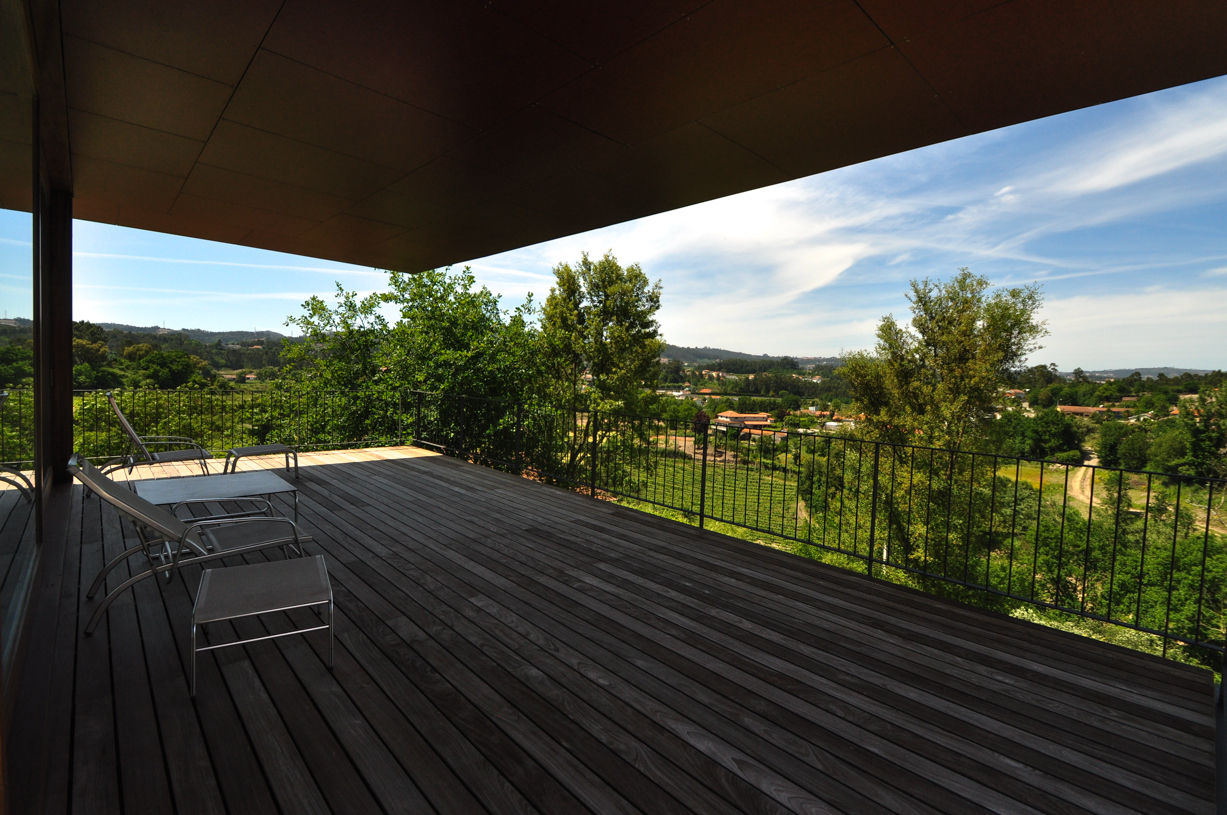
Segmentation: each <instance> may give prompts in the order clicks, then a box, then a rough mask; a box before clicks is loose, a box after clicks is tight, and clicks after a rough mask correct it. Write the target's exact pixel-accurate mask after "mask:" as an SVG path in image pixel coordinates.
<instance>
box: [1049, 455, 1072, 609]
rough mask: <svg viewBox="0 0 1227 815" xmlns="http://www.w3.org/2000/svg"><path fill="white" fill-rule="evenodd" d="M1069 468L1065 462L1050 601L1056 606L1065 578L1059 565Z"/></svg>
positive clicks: (1063, 550) (1060, 564) (1066, 504)
mask: <svg viewBox="0 0 1227 815" xmlns="http://www.w3.org/2000/svg"><path fill="white" fill-rule="evenodd" d="M1069 468H1070V465H1068V464H1066V465H1065V485H1064V492H1063V493H1062V495H1061V532H1060V536H1059V537H1058V538H1057V572H1056V574H1055V575H1053V580H1054V581H1055V582H1054V583H1053V587H1052V589H1053V592H1054V596H1053V598H1052V601H1053V603H1054V604H1055V605H1057V606H1061V586H1062V585H1063V584H1064V582H1065V578H1064V577H1062V574H1061V567H1062V566H1063V565H1064V561H1065V510H1066V509H1067V508H1068V506H1069Z"/></svg>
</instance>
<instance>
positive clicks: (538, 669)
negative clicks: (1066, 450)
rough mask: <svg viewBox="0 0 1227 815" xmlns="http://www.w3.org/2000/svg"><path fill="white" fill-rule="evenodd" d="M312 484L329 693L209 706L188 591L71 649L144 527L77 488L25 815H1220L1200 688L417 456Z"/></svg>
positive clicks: (1200, 674) (230, 688)
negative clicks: (333, 636) (195, 685)
mask: <svg viewBox="0 0 1227 815" xmlns="http://www.w3.org/2000/svg"><path fill="white" fill-rule="evenodd" d="M281 463H282V462H281V460H280V459H278V458H275V457H273V458H266V459H244V461H243V463H242V469H251V468H255V467H262V466H263V467H268V468H270V469H272V468H279V467H280V465H281ZM301 463H302V467H301V480H300V481H299V482H298V486H299V489H300V514H301V519H302V524H303V526H304V527H305V528H306V530H307V532H308V533H309V534H311V535H312V536H313V538H314V542H313V543H312V544H310V545H309V546H308V551H309V552H311V553H323V554H324V555H325V557H326V561H327V565H328V568H329V571H330V574H331V579H332V583H333V588H334V592H335V596H336V602H337V649H336V666H335V670H334V671H333V672H332V673H329V671H328V668H327V664H326V640H325V638H324V637H322V636H321V635H319V634H315V635H307V636H303V637H290V638H285V639H280V640H273V641H267V642H262V643H258V644H255V645H249V646H244V647H241V648H230V649H224V650H221V651H216V652H211V653H209V654H206V655H203V657H202V660H201V663H200V673H199V690H198V695H197V697H196V698H195V700H193V699H192V698H190V697H189V695H188V680H187V676H186V668H187V648H188V645H187V639H188V633H189V632H188V617H189V613H190V608H191V602H192V601H191V591H190V590H189V584H194V583H195V582H196V581H197V580H198V570H194V571H191V572H189V573H188V574H187V578H188V579H187V580H186V581H181V580H175V581H174V582H172V583H169V584H166V586H165V588H164V589H160V588H159V587H158V585H156V584H155V583H154V582H151V581H146V582H145V583H143V584H141V585H139V586H138V587H137V589H136V590H135V591H134V592H132V593H131V594H132V596H131V597H130V598H124V599H121V600H119V601H117V602H116V603H115V605H114V606H112V608H111V611H110V613H109V615H108V617H107V619H106V621H105V622H104V624H103V625H102V626H100V627H99V630H98V631H97V632H96V633H95V634H94V635H93V636H91V637H83V636H81V633H80V632H81V629H82V627H83V625H84V622H85V619H86V617H87V616H88V614H89V612H90V611H91V609H92V607H93V601H88V600H86V599H85V598H84V586H86V585H88V582H89V580H90V579H91V578H92V576H93V574H94V573H95V572H96V570H97V569H98V567H99V565H100V564H101V563H102V560H103V557H104V553H109V552H113V551H119V550H120V549H121V548H122V547H123V546H124V545H125V543H124V542H125V541H128V540H131V538H132V531H131V529H130V527H128V525H127V524H126V523H121V522H120V520H119V518H118V517H117V516H116V514H115V513H114V512H113V511H111V510H110V509H109V508H107V507H104V506H102V505H100V503H99V501H98V499H97V498H96V497H92V496H91V497H86V496H84V495H83V493H82V491H81V490H80V489H79V488H74V492H73V493H72V514H71V517H70V519H69V522H68V523H69V526H68V544H67V546H66V547H65V548H64V556H63V557H62V569H59V570H58V573H57V575H53V576H52V577H51V578H50V579H47V580H44V582H43V586H42V590H44V591H54V592H58V598H59V600H58V601H57V602H56V603H55V604H54V609H55V611H54V614H53V615H52V616H54V620H49V619H47V614H44V615H43V619H41V621H38V622H37V623H36V625H37V626H38V632H39V636H40V642H39V643H37V644H36V649H37V648H39V647H41V648H42V649H44V652H43V653H42V654H41V656H40V653H38V652H37V650H36V652H35V653H34V654H32V655H31V659H30V660H29V664H30V665H31V666H32V668H31V670H34V669H35V668H37V667H38V666H46V667H45V668H41V669H39V670H42V671H43V673H45V675H43V676H38V677H31V676H29V675H28V672H27V676H26V677H25V679H26V684H24V685H23V686H22V688H21V691H20V693H21V694H22V696H21V697H20V698H19V700H18V718H17V721H16V723H15V725H14V730H13V733H12V736H11V737H10V740H9V742H8V744H7V749H8V751H9V756H8V758H9V773H8V775H7V781H8V784H9V785H10V804H11V805H12V806H13V811H14V812H17V813H22V812H40V813H68V812H73V813H109V812H126V813H142V814H143V813H153V812H157V813H169V812H199V813H218V812H251V813H264V812H285V813H296V814H297V813H310V812H353V813H372V812H381V811H386V812H431V811H437V812H444V813H477V812H482V811H491V812H534V811H540V812H556V813H572V812H580V811H594V812H601V813H605V812H630V811H646V812H658V813H675V812H699V813H719V812H737V813H744V812H776V811H794V812H813V811H847V812H857V813H861V812H872V811H896V812H943V813H954V812H972V811H986V810H987V811H993V812H1028V811H1039V812H1059V811H1067V812H1069V811H1101V812H1113V813H1115V812H1126V811H1138V812H1145V813H1160V812H1210V811H1212V810H1213V794H1214V793H1213V781H1214V772H1213V759H1214V720H1213V715H1212V714H1213V709H1212V686H1211V678H1210V676H1209V674H1208V673H1206V672H1204V671H1197V670H1193V669H1189V668H1186V667H1183V666H1179V665H1175V664H1171V663H1166V662H1163V661H1161V660H1159V659H1156V658H1151V657H1148V656H1145V655H1141V654H1135V653H1132V652H1127V651H1123V650H1120V649H1117V648H1114V647H1111V646H1106V645H1102V644H1100V643H1095V642H1090V641H1087V640H1083V639H1080V638H1077V637H1073V636H1070V635H1066V634H1063V633H1061V632H1057V631H1053V630H1049V629H1045V628H1041V627H1039V626H1033V625H1030V624H1027V623H1023V622H1020V621H1016V620H1011V619H1008V618H1004V617H1001V616H999V615H994V614H989V613H984V612H980V611H977V610H973V609H967V608H962V607H959V606H956V605H953V604H950V603H947V602H944V601H941V600H937V599H933V598H929V597H927V596H924V595H922V594H919V593H916V592H913V591H909V590H906V589H901V588H898V587H894V586H890V585H887V584H883V583H881V582H875V581H870V580H868V579H866V578H864V577H862V576H858V575H852V574H848V573H844V572H840V571H837V570H833V569H830V568H827V567H824V566H822V565H820V564H817V563H814V562H810V561H806V560H803V559H800V558H796V557H793V556H791V555H787V554H784V553H781V552H777V551H774V550H771V549H766V548H763V547H758V546H755V545H753V544H749V543H745V542H741V541H737V540H733V539H730V538H727V537H724V536H721V535H718V534H714V533H710V532H703V531H700V530H697V529H694V528H692V527H687V526H684V525H681V524H676V523H673V522H670V521H666V520H662V519H659V518H656V517H653V516H649V515H645V514H641V513H636V512H634V511H631V510H628V509H626V508H623V507H619V506H616V505H614V504H611V503H609V502H600V501H593V500H591V499H589V498H586V497H584V496H580V495H575V494H571V493H568V492H565V491H562V490H559V489H555V488H552V487H547V486H543V485H540V484H536V483H531V482H529V481H526V480H523V479H519V478H515V477H513V476H511V475H507V474H503V473H498V472H494V471H491V470H488V469H485V468H482V467H478V466H475V465H471V464H467V463H463V462H460V461H457V460H455V459H450V458H445V457H442V456H438V455H433V454H424V453H423V452H422V451H418V450H412V449H409V448H388V449H383V450H361V451H345V452H332V453H319V454H310V455H307V454H304V455H303V456H302V462H301ZM219 469H220V467H219ZM299 613H307V614H309V613H310V612H299ZM282 622H285V621H284V620H280V621H279V620H273V621H272V623H271V625H272V626H273V627H276V625H277V624H278V623H282ZM262 625H264V623H258V622H251V621H248V622H246V623H244V624H240V625H238V627H237V633H241V634H245V635H251V634H253V633H259V632H260V631H261V630H262V629H261V626H262ZM31 680H34V681H31Z"/></svg>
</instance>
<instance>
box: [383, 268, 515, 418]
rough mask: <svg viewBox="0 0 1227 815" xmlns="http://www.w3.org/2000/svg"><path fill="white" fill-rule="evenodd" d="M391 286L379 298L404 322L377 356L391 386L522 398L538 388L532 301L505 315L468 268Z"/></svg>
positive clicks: (399, 279)
mask: <svg viewBox="0 0 1227 815" xmlns="http://www.w3.org/2000/svg"><path fill="white" fill-rule="evenodd" d="M389 284H390V287H391V290H390V291H388V292H386V293H384V294H383V295H382V296H381V300H382V302H383V303H384V304H385V305H390V306H394V307H395V308H396V311H397V314H398V320H397V321H396V323H395V324H394V325H393V326H392V327H391V330H390V331H389V332H388V335H387V338H386V342H385V343H384V345H383V348H382V350H381V352H380V353H379V354H378V355H377V356H378V360H379V363H380V367H381V369H382V370H384V372H385V373H384V376H385V377H386V378H387V379H388V381H390V382H392V383H394V384H395V385H396V386H398V387H402V388H418V389H422V390H427V391H437V392H445V393H454V394H464V395H466V396H478V397H486V398H496V397H501V396H512V395H514V396H517V397H522V396H523V395H525V394H526V392H527V391H528V390H529V389H530V388H531V387H532V386H533V383H534V381H535V380H536V377H535V372H536V364H537V362H536V354H535V353H534V352H535V349H534V348H533V337H532V332H531V331H530V328H529V324H528V319H527V315H528V314H529V313H531V311H532V308H533V306H532V302H531V300H530V301H529V303H528V304H526V305H525V306H521V307H519V308H517V309H515V310H514V311H512V312H510V313H504V312H503V311H502V309H501V308H500V307H499V298H498V296H497V295H495V294H493V293H491V292H490V290H489V289H487V288H486V287H485V286H482V287H480V288H477V287H476V280H475V278H474V277H473V273H472V271H471V270H469V269H468V268H465V269H463V270H461V271H459V272H452V271H451V270H450V269H445V270H432V271H426V272H421V273H419V274H411V275H410V274H402V273H400V272H392V273H391V275H390V278H389Z"/></svg>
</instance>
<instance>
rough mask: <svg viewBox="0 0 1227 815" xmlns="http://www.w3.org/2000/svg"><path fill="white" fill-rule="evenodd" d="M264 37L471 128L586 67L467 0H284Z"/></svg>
mask: <svg viewBox="0 0 1227 815" xmlns="http://www.w3.org/2000/svg"><path fill="white" fill-rule="evenodd" d="M264 47H265V48H267V49H268V50H270V51H273V52H276V53H279V54H283V55H285V56H287V57H290V58H292V59H295V60H298V61H299V62H303V63H306V64H309V65H313V66H315V67H316V68H318V69H320V70H321V71H325V72H327V73H332V74H335V75H336V76H339V77H342V78H344V79H347V80H349V81H351V82H354V83H356V84H359V85H364V86H366V87H368V88H371V89H373V90H376V91H379V92H380V93H384V94H387V95H389V96H393V97H395V98H397V99H400V100H402V101H404V102H408V103H409V104H412V105H416V106H417V107H419V108H422V109H423V110H427V111H431V112H433V113H435V114H437V115H439V116H442V117H444V118H448V119H451V120H453V121H455V122H460V123H463V124H465V125H467V126H468V127H470V128H473V129H474V130H482V129H484V128H486V127H488V126H489V125H490V124H491V123H493V122H495V121H497V120H498V119H500V118H502V117H503V116H506V115H508V114H510V113H511V112H513V111H515V110H517V109H519V108H521V107H523V106H524V105H527V104H529V103H531V102H533V101H535V100H536V99H539V98H540V97H541V96H543V95H544V94H545V93H547V92H549V91H551V90H553V89H555V88H557V87H560V86H561V85H563V84H565V83H566V82H568V81H570V79H571V78H573V77H574V76H577V75H579V74H580V73H582V72H584V71H587V70H589V68H590V66H589V65H588V64H587V63H585V62H584V61H583V60H581V59H579V58H578V57H576V56H575V55H574V54H572V53H570V52H568V51H567V50H566V49H564V48H562V47H561V46H559V45H558V44H556V43H554V42H552V41H551V40H549V39H547V38H545V37H542V36H540V35H537V34H535V33H534V32H532V31H531V30H529V29H526V28H525V27H524V26H522V25H521V24H519V23H517V22H516V21H514V20H510V19H509V18H507V17H504V16H502V15H499V14H495V13H494V12H493V11H492V10H491V9H490V8H489V7H488V4H486V3H480V2H466V1H465V0H455V1H454V2H450V3H404V2H399V0H355V1H354V2H348V3H334V4H329V3H319V2H316V1H315V0H288V2H287V3H286V6H285V8H284V9H283V11H282V13H281V14H280V15H279V17H278V19H277V23H276V25H274V26H273V29H272V31H271V32H270V34H269V37H268V39H267V40H266V41H265V45H264Z"/></svg>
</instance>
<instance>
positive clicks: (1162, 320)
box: [1032, 287, 1227, 370]
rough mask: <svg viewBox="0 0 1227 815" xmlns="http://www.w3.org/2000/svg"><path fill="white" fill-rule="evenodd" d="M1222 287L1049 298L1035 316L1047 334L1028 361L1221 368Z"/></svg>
mask: <svg viewBox="0 0 1227 815" xmlns="http://www.w3.org/2000/svg"><path fill="white" fill-rule="evenodd" d="M1224 306H1227V288H1202V289H1192V290H1180V291H1177V290H1174V289H1168V288H1163V287H1149V288H1146V289H1139V290H1136V291H1130V292H1123V293H1117V294H1094V295H1089V294H1080V295H1076V296H1072V297H1065V298H1060V299H1054V300H1049V301H1048V302H1047V303H1045V305H1044V307H1043V309H1042V310H1041V313H1040V316H1041V318H1043V319H1046V320H1047V321H1048V326H1049V329H1050V330H1051V334H1050V335H1049V336H1048V337H1047V339H1046V340H1045V343H1044V345H1045V347H1044V348H1043V349H1042V350H1041V351H1040V352H1038V353H1037V354H1035V355H1034V357H1033V359H1032V362H1036V363H1038V362H1044V363H1046V362H1048V361H1050V360H1051V361H1055V362H1056V363H1057V365H1058V366H1059V367H1061V368H1063V369H1066V370H1069V369H1071V368H1073V367H1082V368H1088V369H1093V368H1119V367H1122V366H1123V365H1129V366H1134V367H1139V368H1141V367H1155V366H1160V365H1188V366H1191V367H1201V368H1223V367H1225V366H1227V363H1224V361H1223V358H1222V349H1223V348H1225V347H1227V320H1224V319H1223V309H1224Z"/></svg>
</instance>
